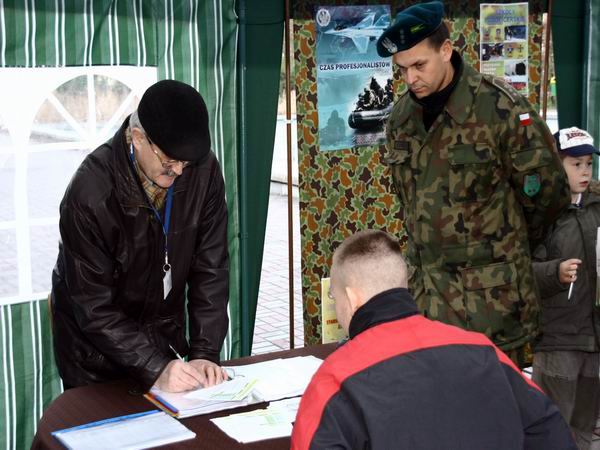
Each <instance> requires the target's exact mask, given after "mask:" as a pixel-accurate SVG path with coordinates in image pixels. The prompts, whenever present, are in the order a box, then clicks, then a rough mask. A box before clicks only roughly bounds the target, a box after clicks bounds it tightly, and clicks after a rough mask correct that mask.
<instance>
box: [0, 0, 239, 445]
mask: <svg viewBox="0 0 600 450" xmlns="http://www.w3.org/2000/svg"><path fill="white" fill-rule="evenodd" d="M0 8H2V9H1V10H0V70H2V69H1V68H3V67H25V68H27V67H56V68H59V67H64V66H92V65H111V66H118V65H133V66H155V67H157V71H158V76H157V78H158V79H162V78H174V79H178V80H181V81H184V82H187V83H189V84H192V85H193V86H194V87H196V88H197V89H198V90H199V91H200V92H201V93H202V94H203V96H204V98H205V99H206V103H207V106H208V108H209V111H210V112H211V117H210V124H211V133H212V137H213V139H212V141H213V150H214V151H215V153H216V154H217V157H218V159H219V161H220V163H221V167H222V169H223V172H224V177H225V182H226V190H227V200H228V206H229V232H228V241H229V254H230V268H231V277H230V303H229V304H230V310H229V316H230V329H229V333H228V336H227V339H226V342H225V346H224V349H223V350H224V356H226V357H230V356H237V355H239V353H240V348H241V343H240V317H239V296H240V295H239V290H240V288H239V277H240V275H239V241H238V240H239V216H238V200H237V198H238V181H237V136H236V133H235V132H231V130H236V129H237V124H236V84H235V82H236V65H235V57H236V43H237V41H236V39H237V23H236V17H235V13H234V0H224V1H218V2H217V1H214V2H205V1H202V0H190V1H186V2H179V1H174V0H153V1H142V0H121V1H116V0H113V1H110V0H96V1H90V0H88V1H76V0H62V1H54V0H37V1H29V0H27V1H15V0H2V1H0ZM21 88H22V89H23V90H26V89H27V86H22V87H21ZM0 151H2V152H4V153H12V154H17V152H19V151H26V149H22V148H19V149H16V148H13V147H3V148H0ZM25 160H26V158H25ZM50 175H51V174H48V176H50ZM31 245H35V242H32V243H31ZM56 249H57V252H58V246H56ZM1 258H2V257H1V256H0V267H1V266H2V263H3V261H2V259H1ZM37 294H39V297H37V298H38V299H40V300H37V299H36V295H37ZM45 297H46V296H45V293H44V294H43V295H42V293H36V292H26V291H23V290H20V291H19V295H18V296H17V298H16V300H15V299H13V300H12V301H10V302H3V301H2V299H1V298H0V305H2V306H0V380H1V381H0V404H2V406H3V407H2V410H3V412H2V413H0V447H2V448H7V449H21V448H28V447H29V446H30V444H31V439H32V437H33V434H34V433H35V431H36V424H37V421H38V419H39V418H40V417H41V414H42V412H43V409H44V408H45V407H46V406H47V405H48V403H49V402H50V401H51V400H52V399H53V398H54V397H55V396H56V395H58V393H60V390H61V386H60V381H59V380H58V377H57V374H56V369H55V367H54V363H53V358H52V349H51V331H50V326H49V322H48V315H47V304H46V300H45ZM24 301H25V302H24ZM19 302H24V303H19ZM7 303H8V304H7Z"/></svg>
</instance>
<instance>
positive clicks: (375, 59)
mask: <svg viewBox="0 0 600 450" xmlns="http://www.w3.org/2000/svg"><path fill="white" fill-rule="evenodd" d="M315 21H316V26H317V52H316V56H317V99H318V108H317V109H318V113H319V143H320V149H321V151H329V150H338V149H344V148H351V147H358V146H363V145H378V144H381V143H383V142H384V141H385V134H384V131H383V125H384V124H385V122H386V120H387V118H388V116H389V114H390V112H391V110H392V104H393V86H392V62H391V61H390V59H389V58H381V57H379V56H378V55H377V50H376V48H375V44H376V42H377V39H378V38H379V36H380V35H381V33H382V32H383V30H384V29H385V28H387V27H388V26H389V25H390V8H389V6H387V5H385V6H383V5H373V6H336V7H330V6H323V7H318V8H317V10H316V14H315Z"/></svg>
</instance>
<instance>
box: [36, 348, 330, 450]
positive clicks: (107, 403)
mask: <svg viewBox="0 0 600 450" xmlns="http://www.w3.org/2000/svg"><path fill="white" fill-rule="evenodd" d="M335 348H336V344H326V345H318V346H315V347H304V348H299V349H295V350H286V351H282V352H274V353H267V354H264V355H258V356H249V357H245V358H240V359H236V360H231V361H226V362H223V365H224V366H230V365H231V366H237V365H243V364H252V363H257V362H262V361H267V360H270V359H276V358H291V357H294V356H307V355H314V356H316V357H317V358H321V359H324V358H326V357H327V356H328V355H329V354H330V353H331V352H333V350H335ZM132 386H133V383H132V382H131V381H126V380H122V381H115V382H111V383H102V384H95V385H90V386H85V387H79V388H74V389H69V390H68V391H66V392H64V393H63V394H61V395H60V396H59V397H58V398H56V400H54V401H53V402H52V403H51V404H50V406H49V407H48V408H47V409H46V411H44V415H43V416H42V418H41V419H40V421H39V423H38V429H37V433H36V435H35V437H34V439H33V444H32V446H31V448H32V450H34V449H35V450H38V449H57V450H58V449H64V447H63V446H62V445H61V444H60V443H59V441H58V440H57V439H55V438H54V437H53V436H52V435H51V434H50V433H51V432H52V431H56V430H61V429H63V428H69V427H73V426H76V425H82V424H85V423H89V422H93V421H96V420H101V419H106V418H109V417H116V416H122V415H124V414H132V413H136V412H142V411H148V410H151V409H154V405H152V404H151V403H150V402H149V401H148V400H146V399H145V398H144V397H142V396H140V395H132V394H130V393H129V390H130V389H131V387H132ZM266 405H267V403H257V404H255V405H250V406H245V407H242V408H236V409H229V410H227V411H220V412H216V413H211V414H206V415H202V416H195V417H188V418H186V419H181V423H183V424H184V425H185V426H186V427H188V428H189V429H190V430H192V431H194V432H195V433H196V437H195V438H194V439H193V440H189V441H184V442H178V443H175V444H170V445H166V446H163V447H161V448H165V449H167V448H168V449H187V448H195V449H211V450H212V449H264V450H268V449H289V448H290V439H289V438H279V439H271V440H267V441H259V442H255V443H252V444H240V443H238V442H237V441H234V440H233V439H231V438H230V437H229V436H227V435H226V434H225V433H223V432H222V431H221V430H220V429H219V428H218V427H217V426H216V425H215V424H213V423H212V422H211V421H210V419H211V418H213V417H222V416H228V415H230V414H234V413H238V412H242V411H251V410H253V409H258V408H264V407H266Z"/></svg>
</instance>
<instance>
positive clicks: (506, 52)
mask: <svg viewBox="0 0 600 450" xmlns="http://www.w3.org/2000/svg"><path fill="white" fill-rule="evenodd" d="M528 10H529V5H528V3H512V4H481V5H480V27H481V42H480V55H481V69H480V71H481V72H482V73H487V74H490V75H495V76H497V77H502V78H504V79H505V80H506V81H507V82H509V83H510V84H511V85H512V86H513V87H514V88H515V89H516V90H517V91H519V92H520V93H521V94H523V95H525V96H527V95H529V83H528V80H529V73H528V72H529V71H528V48H527V39H528V36H529V32H528V29H527V26H528V16H529V11H528Z"/></svg>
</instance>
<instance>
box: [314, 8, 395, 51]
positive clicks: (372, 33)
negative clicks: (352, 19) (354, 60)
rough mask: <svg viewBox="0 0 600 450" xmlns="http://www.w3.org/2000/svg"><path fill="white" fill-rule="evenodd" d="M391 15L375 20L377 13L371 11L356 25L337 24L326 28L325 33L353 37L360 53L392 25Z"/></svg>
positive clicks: (343, 37)
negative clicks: (328, 28)
mask: <svg viewBox="0 0 600 450" xmlns="http://www.w3.org/2000/svg"><path fill="white" fill-rule="evenodd" d="M390 20H391V19H390V15H389V14H384V15H383V16H381V17H379V19H377V22H375V13H370V14H368V15H367V17H365V18H364V19H363V20H362V21H361V22H360V23H358V24H357V25H354V26H348V27H344V26H336V27H334V28H332V29H330V30H326V31H325V34H329V35H332V36H334V37H338V38H340V39H351V40H352V42H353V43H354V45H355V46H356V50H357V51H358V53H361V54H363V53H367V50H368V49H369V42H371V41H376V40H377V39H378V38H379V36H381V33H383V30H385V29H386V28H387V27H389V26H390Z"/></svg>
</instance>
